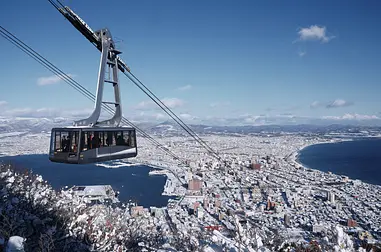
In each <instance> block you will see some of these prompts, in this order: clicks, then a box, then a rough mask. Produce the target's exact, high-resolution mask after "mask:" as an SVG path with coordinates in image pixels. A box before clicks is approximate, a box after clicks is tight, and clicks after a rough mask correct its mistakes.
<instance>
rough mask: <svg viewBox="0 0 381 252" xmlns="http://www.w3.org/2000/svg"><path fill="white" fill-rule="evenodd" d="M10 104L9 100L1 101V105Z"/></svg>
mask: <svg viewBox="0 0 381 252" xmlns="http://www.w3.org/2000/svg"><path fill="white" fill-rule="evenodd" d="M7 104H8V102H6V101H0V107H1V106H5V105H7Z"/></svg>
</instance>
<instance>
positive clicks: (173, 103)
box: [134, 98, 185, 110]
mask: <svg viewBox="0 0 381 252" xmlns="http://www.w3.org/2000/svg"><path fill="white" fill-rule="evenodd" d="M161 101H162V102H163V103H164V104H165V105H166V106H167V107H168V108H170V109H174V108H178V107H182V106H183V105H184V104H185V102H184V101H183V100H181V99H179V98H164V99H161ZM134 109H138V110H152V109H161V108H160V107H159V106H158V105H157V104H156V103H154V102H153V101H142V102H139V103H138V105H136V106H135V107H134Z"/></svg>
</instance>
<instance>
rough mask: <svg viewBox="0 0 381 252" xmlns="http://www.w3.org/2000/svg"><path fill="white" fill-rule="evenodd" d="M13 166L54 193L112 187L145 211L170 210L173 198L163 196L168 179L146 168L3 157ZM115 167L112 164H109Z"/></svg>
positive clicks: (122, 197) (43, 158)
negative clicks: (37, 176) (40, 180)
mask: <svg viewBox="0 0 381 252" xmlns="http://www.w3.org/2000/svg"><path fill="white" fill-rule="evenodd" d="M1 161H3V162H4V163H9V162H11V163H13V164H15V165H16V167H17V168H21V169H24V168H25V169H29V170H32V171H33V172H34V173H36V174H40V175H41V176H42V177H43V179H44V180H47V181H48V182H49V184H50V185H51V186H52V187H53V188H54V189H57V190H59V189H61V188H62V187H64V186H66V185H67V186H71V185H111V186H112V188H113V189H114V190H116V191H119V192H120V195H119V197H118V198H119V200H120V201H121V202H127V201H129V200H133V201H135V202H137V203H138V204H139V205H142V206H144V207H149V206H156V207H162V206H166V205H167V202H168V199H169V198H171V197H168V196H163V195H161V193H162V192H163V190H164V185H165V182H166V176H162V175H154V176H149V175H148V172H149V171H151V170H154V168H151V167H149V166H146V165H139V166H128V167H120V168H112V169H111V168H105V167H102V166H96V165H94V164H85V165H70V164H60V163H53V162H51V161H50V160H49V157H48V155H22V156H12V157H0V162H1ZM105 163H106V164H111V163H112V162H105Z"/></svg>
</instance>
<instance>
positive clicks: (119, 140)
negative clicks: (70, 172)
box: [49, 29, 137, 164]
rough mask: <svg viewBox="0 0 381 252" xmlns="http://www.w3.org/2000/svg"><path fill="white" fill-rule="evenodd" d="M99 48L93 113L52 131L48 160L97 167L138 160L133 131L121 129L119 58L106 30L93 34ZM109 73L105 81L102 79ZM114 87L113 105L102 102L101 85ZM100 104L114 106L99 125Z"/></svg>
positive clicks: (129, 128)
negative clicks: (95, 164) (104, 162)
mask: <svg viewBox="0 0 381 252" xmlns="http://www.w3.org/2000/svg"><path fill="white" fill-rule="evenodd" d="M92 36H94V37H93V38H94V39H95V40H96V42H98V43H97V44H99V45H100V47H101V51H102V54H101V62H100V69H99V74H98V86H97V94H96V99H95V107H94V111H93V113H92V114H91V115H90V117H88V118H87V119H83V120H79V121H75V122H74V125H73V126H71V127H63V128H53V129H52V132H51V139H50V152H49V159H50V161H53V162H59V163H69V164H86V163H96V162H103V161H109V160H116V159H123V158H131V157H136V156H137V145H136V133H135V128H132V127H120V126H119V124H120V121H121V119H122V107H121V99H120V89H119V81H118V57H117V55H118V54H120V53H121V52H120V51H118V50H116V49H115V44H114V42H113V40H112V36H111V33H110V32H109V31H108V30H107V29H102V30H99V31H97V32H95V33H93V34H92ZM107 69H108V78H107V79H105V75H106V70H107ZM105 83H106V84H110V85H113V87H114V95H115V102H103V100H102V97H103V87H104V84H105ZM102 104H113V105H115V113H114V115H113V117H112V118H111V119H108V120H105V121H102V122H98V119H99V116H100V112H101V107H102Z"/></svg>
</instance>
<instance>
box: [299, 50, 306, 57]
mask: <svg viewBox="0 0 381 252" xmlns="http://www.w3.org/2000/svg"><path fill="white" fill-rule="evenodd" d="M306 54H307V52H306V51H299V52H298V55H299V57H303V56H304V55H306Z"/></svg>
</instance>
